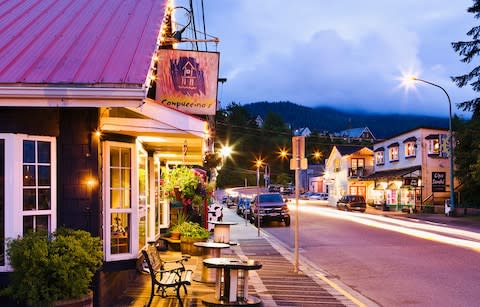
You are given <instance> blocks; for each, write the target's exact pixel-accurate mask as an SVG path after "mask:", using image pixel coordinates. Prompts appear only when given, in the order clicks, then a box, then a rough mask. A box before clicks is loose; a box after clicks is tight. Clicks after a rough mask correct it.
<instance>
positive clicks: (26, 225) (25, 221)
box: [23, 216, 33, 234]
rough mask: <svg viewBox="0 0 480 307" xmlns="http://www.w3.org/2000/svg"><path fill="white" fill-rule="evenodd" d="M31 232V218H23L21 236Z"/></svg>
mask: <svg viewBox="0 0 480 307" xmlns="http://www.w3.org/2000/svg"><path fill="white" fill-rule="evenodd" d="M29 231H33V216H24V217H23V234H26V233H27V232H29Z"/></svg>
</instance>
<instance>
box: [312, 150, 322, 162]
mask: <svg viewBox="0 0 480 307" xmlns="http://www.w3.org/2000/svg"><path fill="white" fill-rule="evenodd" d="M313 157H314V158H315V160H317V161H318V160H320V158H321V157H322V153H321V152H320V151H318V150H316V151H315V152H314V153H313Z"/></svg>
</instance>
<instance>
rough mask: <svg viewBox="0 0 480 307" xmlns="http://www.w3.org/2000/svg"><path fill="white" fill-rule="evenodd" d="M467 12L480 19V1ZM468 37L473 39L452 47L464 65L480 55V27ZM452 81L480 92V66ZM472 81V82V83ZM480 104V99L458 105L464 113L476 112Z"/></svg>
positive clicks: (474, 28) (475, 28)
mask: <svg viewBox="0 0 480 307" xmlns="http://www.w3.org/2000/svg"><path fill="white" fill-rule="evenodd" d="M467 12H469V13H474V14H475V15H474V16H475V18H477V19H478V18H480V0H474V3H473V5H472V6H471V7H469V8H468V9H467ZM467 35H468V36H470V37H471V38H472V40H470V41H458V42H453V43H452V47H453V49H454V50H455V52H457V53H458V54H459V55H460V56H462V59H461V61H462V62H464V63H470V62H471V61H472V59H473V58H474V57H476V56H477V55H478V54H479V53H480V26H475V27H473V28H472V29H470V31H468V32H467ZM452 80H453V81H454V82H455V83H456V84H457V86H458V87H464V86H465V85H467V84H469V85H471V86H472V88H473V90H474V91H476V92H479V91H480V66H477V67H475V68H474V69H473V70H471V71H470V72H469V73H468V74H464V75H460V76H456V77H452ZM471 81H472V82H471ZM479 103H480V97H477V98H474V99H472V100H467V101H464V102H462V103H459V104H457V106H458V107H459V108H460V109H463V110H464V111H475V110H476V109H477V107H478V105H479Z"/></svg>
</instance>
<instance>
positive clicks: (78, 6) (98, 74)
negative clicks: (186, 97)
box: [0, 0, 167, 87]
mask: <svg viewBox="0 0 480 307" xmlns="http://www.w3.org/2000/svg"><path fill="white" fill-rule="evenodd" d="M166 2H167V0H68V1H65V0H41V1H39V0H15V1H11V0H5V1H0V83H2V84H5V83H21V84H22V83H23V84H76V85H79V84H85V85H89V86H103V85H108V86H119V87H126V86H129V87H130V86H135V87H136V86H141V85H143V84H144V83H145V81H146V77H147V74H148V69H149V68H150V64H151V60H152V56H153V54H154V51H155V48H156V43H157V38H158V35H159V33H160V27H161V24H162V20H163V16H164V12H165V6H166Z"/></svg>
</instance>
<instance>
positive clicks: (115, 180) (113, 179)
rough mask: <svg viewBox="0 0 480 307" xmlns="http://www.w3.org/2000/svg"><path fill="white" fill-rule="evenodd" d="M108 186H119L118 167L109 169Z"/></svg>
mask: <svg viewBox="0 0 480 307" xmlns="http://www.w3.org/2000/svg"><path fill="white" fill-rule="evenodd" d="M110 187H112V188H114V189H115V188H120V169H118V168H111V169H110Z"/></svg>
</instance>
